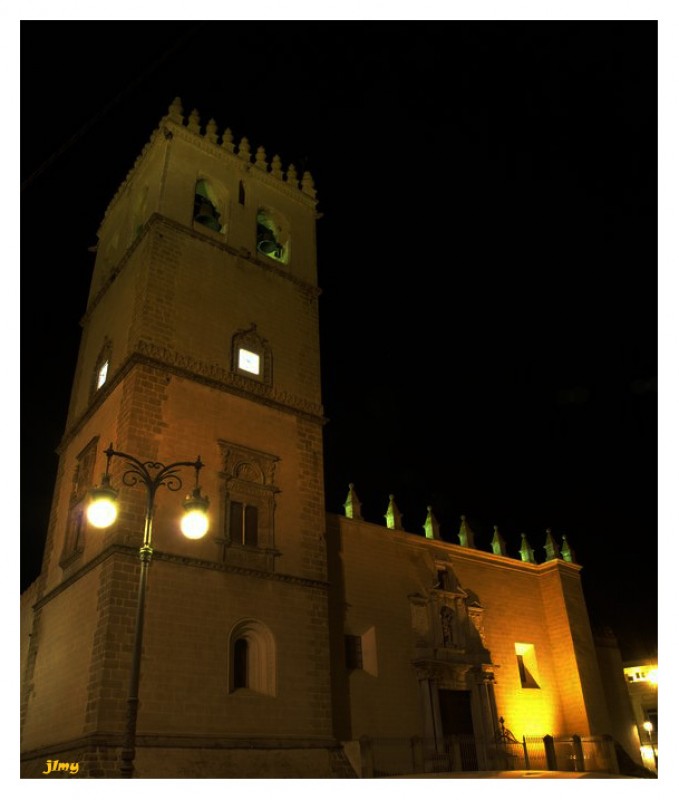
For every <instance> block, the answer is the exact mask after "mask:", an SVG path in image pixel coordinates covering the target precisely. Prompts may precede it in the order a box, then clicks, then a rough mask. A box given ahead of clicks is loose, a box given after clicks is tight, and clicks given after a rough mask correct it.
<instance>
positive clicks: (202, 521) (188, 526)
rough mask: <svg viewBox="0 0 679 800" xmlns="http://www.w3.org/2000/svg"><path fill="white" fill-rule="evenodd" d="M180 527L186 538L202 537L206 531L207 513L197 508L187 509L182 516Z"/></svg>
mask: <svg viewBox="0 0 679 800" xmlns="http://www.w3.org/2000/svg"><path fill="white" fill-rule="evenodd" d="M181 529H182V533H183V534H184V536H186V538H187V539H202V538H203V536H205V534H206V533H207V529H208V520H207V515H206V514H205V513H204V512H203V511H200V510H198V509H194V510H193V511H188V512H187V513H186V514H184V516H183V517H182V521H181Z"/></svg>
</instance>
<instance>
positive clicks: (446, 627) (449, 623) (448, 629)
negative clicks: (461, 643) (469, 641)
mask: <svg viewBox="0 0 679 800" xmlns="http://www.w3.org/2000/svg"><path fill="white" fill-rule="evenodd" d="M454 624H455V615H454V614H453V609H452V608H450V607H449V606H443V608H442V609H441V628H442V629H443V646H444V647H453V645H454V631H453V626H454Z"/></svg>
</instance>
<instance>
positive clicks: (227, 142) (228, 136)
mask: <svg viewBox="0 0 679 800" xmlns="http://www.w3.org/2000/svg"><path fill="white" fill-rule="evenodd" d="M222 147H223V148H224V149H225V150H228V151H229V153H233V133H232V131H231V128H227V129H226V130H225V131H224V133H223V134H222Z"/></svg>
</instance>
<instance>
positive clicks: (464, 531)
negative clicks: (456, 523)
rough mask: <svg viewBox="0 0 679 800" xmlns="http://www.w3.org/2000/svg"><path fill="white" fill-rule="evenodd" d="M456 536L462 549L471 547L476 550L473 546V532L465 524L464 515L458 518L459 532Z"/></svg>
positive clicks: (465, 518)
mask: <svg viewBox="0 0 679 800" xmlns="http://www.w3.org/2000/svg"><path fill="white" fill-rule="evenodd" d="M457 536H458V539H459V540H460V544H461V545H462V547H471V548H474V549H476V546H475V544H474V531H473V530H472V529H471V528H470V527H469V524H468V523H467V517H465V515H464V514H463V515H462V516H461V517H460V530H459V533H458V534H457Z"/></svg>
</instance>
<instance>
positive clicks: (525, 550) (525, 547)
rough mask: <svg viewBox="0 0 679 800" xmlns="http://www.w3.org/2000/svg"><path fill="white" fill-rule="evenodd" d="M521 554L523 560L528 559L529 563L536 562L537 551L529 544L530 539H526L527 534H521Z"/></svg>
mask: <svg viewBox="0 0 679 800" xmlns="http://www.w3.org/2000/svg"><path fill="white" fill-rule="evenodd" d="M519 555H520V556H521V560H522V561H526V562H527V563H529V564H535V551H534V550H533V548H532V547H531V546H530V544H528V539H526V534H525V533H522V534H521V548H520V549H519Z"/></svg>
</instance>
